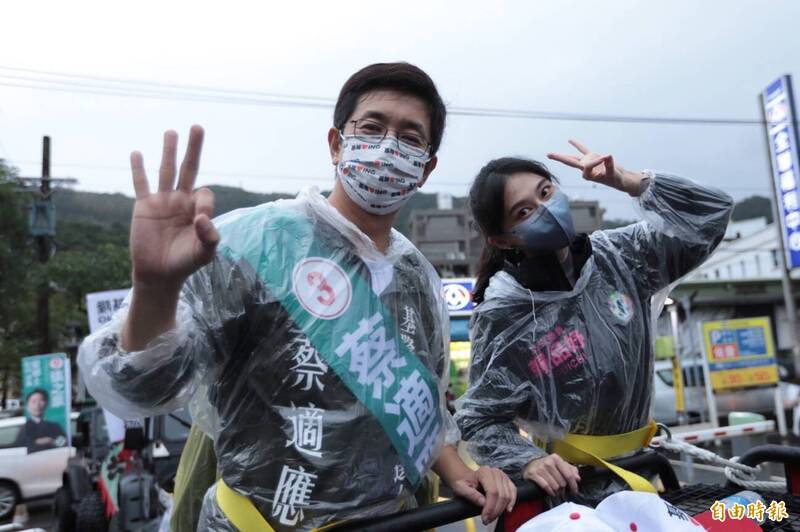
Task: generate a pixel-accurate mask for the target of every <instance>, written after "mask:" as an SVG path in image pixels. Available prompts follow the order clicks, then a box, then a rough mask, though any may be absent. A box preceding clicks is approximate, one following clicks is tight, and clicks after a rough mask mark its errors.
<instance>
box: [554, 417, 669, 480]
mask: <svg viewBox="0 0 800 532" xmlns="http://www.w3.org/2000/svg"><path fill="white" fill-rule="evenodd" d="M657 430H658V428H657V427H656V423H655V421H651V422H650V423H648V424H647V425H645V426H644V427H642V428H640V429H637V430H634V431H631V432H626V433H625V434H612V435H609V436H592V435H588V434H567V436H566V437H565V438H564V439H562V440H558V441H556V442H555V443H554V445H553V451H555V453H556V454H558V455H559V456H560V457H561V458H563V459H564V460H566V461H567V462H570V463H573V464H581V465H593V466H597V467H605V468H607V469H609V470H611V471H612V472H614V473H615V474H616V475H617V476H618V477H620V478H621V479H622V480H624V481H625V482H627V483H628V485H629V486H630V487H631V489H632V490H634V491H645V492H649V493H656V489H655V488H654V487H653V485H652V484H650V482H648V481H647V480H646V479H645V478H643V477H641V476H639V475H637V474H636V473H633V472H631V471H628V470H627V469H623V468H621V467H619V466H615V465H614V464H612V463H609V462H607V461H606V460H605V459H606V458H613V457H615V456H620V455H622V454H625V453H629V452H632V451H637V450H639V449H641V448H642V447H645V446H647V445H648V444H649V443H650V440H651V439H652V438H653V436H654V435H655V433H656V431H657Z"/></svg>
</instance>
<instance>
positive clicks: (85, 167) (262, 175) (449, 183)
mask: <svg viewBox="0 0 800 532" xmlns="http://www.w3.org/2000/svg"><path fill="white" fill-rule="evenodd" d="M14 163H15V164H37V163H36V161H30V160H18V161H14ZM55 166H63V167H66V168H77V169H83V170H113V171H115V172H130V167H128V166H124V165H110V164H109V165H106V164H93V163H75V162H72V163H71V162H67V163H58V164H57V165H55ZM152 168H153V169H155V167H152ZM201 173H202V174H203V175H214V176H219V177H228V178H253V179H283V180H299V181H325V180H329V179H331V178H329V177H325V176H322V177H318V176H300V175H286V174H270V173H252V172H237V171H233V172H232V171H230V170H228V171H225V172H217V171H215V170H203V171H202V172H201ZM471 182H472V177H470V178H469V179H467V180H464V181H440V180H437V179H435V178H434V180H433V181H431V184H432V185H444V186H459V187H462V186H463V187H467V186H469V184H470V183H471ZM565 188H566V189H570V190H594V191H601V190H608V191H611V189H609V188H608V187H605V186H603V185H595V184H592V185H588V184H587V185H566V186H565ZM725 188H726V189H728V190H743V191H749V192H765V193H766V192H769V191H768V190H767V185H764V187H753V186H727V185H726V186H725ZM604 201H605V200H604ZM611 201H616V200H614V199H612V200H611ZM619 201H624V202H628V201H630V198H626V199H621V200H619Z"/></svg>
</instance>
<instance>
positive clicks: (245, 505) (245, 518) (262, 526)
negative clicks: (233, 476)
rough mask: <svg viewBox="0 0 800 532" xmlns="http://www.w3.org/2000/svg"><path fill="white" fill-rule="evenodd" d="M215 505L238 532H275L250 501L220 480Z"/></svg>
mask: <svg viewBox="0 0 800 532" xmlns="http://www.w3.org/2000/svg"><path fill="white" fill-rule="evenodd" d="M217 504H219V507H220V509H221V510H222V513H224V514H225V517H227V518H228V521H230V522H231V524H232V525H233V526H235V527H236V528H237V529H239V532H261V531H264V532H274V531H275V529H274V528H272V527H271V526H269V523H267V520H266V519H264V516H263V515H261V512H259V511H258V510H257V509H256V507H255V506H254V505H253V503H252V502H251V501H250V499H248V498H247V497H245V496H244V495H242V494H240V493H236V492H235V491H233V490H232V489H230V488H229V487H228V485H227V484H225V481H224V480H222V479H220V480H219V481H218V482H217Z"/></svg>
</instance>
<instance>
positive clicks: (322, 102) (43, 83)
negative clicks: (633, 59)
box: [0, 66, 764, 126]
mask: <svg viewBox="0 0 800 532" xmlns="http://www.w3.org/2000/svg"><path fill="white" fill-rule="evenodd" d="M0 70H5V71H10V72H24V73H28V74H35V75H36V76H39V77H31V76H20V75H10V74H3V73H0V86H7V87H17V88H29V89H35V90H45V91H57V92H74V93H83V94H97V95H106V96H122V97H132V98H151V99H164V100H177V101H206V102H212V103H227V104H240V105H262V106H278V107H308V108H316V109H321V108H324V109H330V108H332V107H333V106H334V103H335V101H334V100H333V99H332V98H324V97H318V96H305V95H299V94H284V93H270V92H261V91H248V90H239V89H217V88H212V87H203V86H200V85H180V84H172V83H156V82H150V81H142V80H133V79H125V78H108V77H101V76H88V75H83V74H69V73H63V72H48V71H44V70H33V69H21V68H14V67H3V66H0ZM42 76H44V77H42ZM53 78H56V79H53ZM58 78H63V79H58ZM9 80H10V81H9ZM448 112H449V114H451V115H456V116H471V117H494V118H518V119H532V120H562V121H581V122H606V123H609V122H611V123H613V122H621V123H652V124H681V125H717V126H720V125H721V126H742V125H747V126H753V125H764V121H763V120H760V119H737V118H693V117H658V116H630V115H611V114H590V113H566V112H544V111H535V110H525V109H498V108H488V107H459V106H452V107H450V108H449V109H448Z"/></svg>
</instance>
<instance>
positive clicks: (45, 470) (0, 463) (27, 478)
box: [0, 412, 78, 521]
mask: <svg viewBox="0 0 800 532" xmlns="http://www.w3.org/2000/svg"><path fill="white" fill-rule="evenodd" d="M77 419H78V413H77V412H74V413H73V414H72V416H71V420H72V424H73V427H72V433H73V434H74V433H75V426H74V425H75V422H76V420H77ZM24 425H25V417H24V416H19V417H11V418H6V419H0V521H3V520H4V519H6V518H8V517H10V516H11V514H13V513H14V507H15V506H16V505H17V504H19V503H20V502H24V501H29V500H32V499H40V498H46V497H51V496H52V495H53V494H54V493H55V492H56V490H57V489H58V488H60V487H61V477H62V474H63V473H64V469H66V467H67V460H69V458H70V457H71V456H74V455H75V448H74V447H60V448H56V449H47V450H45V451H39V452H36V453H31V454H28V449H27V448H25V447H18V446H15V445H16V441H17V436H19V433H20V431H21V430H22V427H23V426H24Z"/></svg>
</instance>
